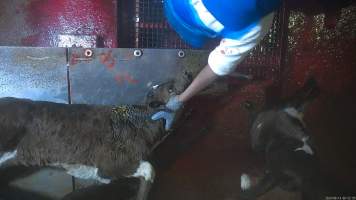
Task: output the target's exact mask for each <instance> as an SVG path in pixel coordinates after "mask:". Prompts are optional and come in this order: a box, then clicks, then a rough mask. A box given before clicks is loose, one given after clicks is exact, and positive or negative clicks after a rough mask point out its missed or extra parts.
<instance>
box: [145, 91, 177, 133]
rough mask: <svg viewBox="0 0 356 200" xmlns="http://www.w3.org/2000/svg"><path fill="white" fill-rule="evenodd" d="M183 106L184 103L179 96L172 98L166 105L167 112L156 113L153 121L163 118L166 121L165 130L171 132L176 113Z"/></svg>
mask: <svg viewBox="0 0 356 200" xmlns="http://www.w3.org/2000/svg"><path fill="white" fill-rule="evenodd" d="M182 105H183V102H181V101H179V100H178V97H177V96H172V97H171V98H169V100H168V102H167V104H166V110H164V111H159V112H157V113H155V114H154V115H152V117H151V119H152V120H158V119H162V118H163V119H164V120H165V121H166V125H165V129H166V130H169V129H170V128H171V126H172V123H173V120H174V117H175V115H176V111H177V110H179V109H180V108H181V107H182Z"/></svg>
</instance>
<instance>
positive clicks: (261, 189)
mask: <svg viewBox="0 0 356 200" xmlns="http://www.w3.org/2000/svg"><path fill="white" fill-rule="evenodd" d="M250 182H251V181H250V179H249V177H248V176H247V175H243V176H241V190H242V191H241V194H240V197H241V198H242V199H256V198H257V197H259V196H261V195H263V194H264V193H266V192H268V191H269V190H271V189H272V188H273V187H275V186H276V185H277V181H276V180H275V178H274V177H273V175H272V174H271V173H265V175H264V177H263V178H262V179H261V180H260V181H259V182H258V183H257V184H256V185H254V186H252V185H251V183H250Z"/></svg>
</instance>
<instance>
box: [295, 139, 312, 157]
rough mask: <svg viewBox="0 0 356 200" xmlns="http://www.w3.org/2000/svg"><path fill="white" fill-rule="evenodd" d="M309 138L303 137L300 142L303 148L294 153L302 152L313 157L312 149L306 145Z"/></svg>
mask: <svg viewBox="0 0 356 200" xmlns="http://www.w3.org/2000/svg"><path fill="white" fill-rule="evenodd" d="M308 139H309V138H308V137H304V138H303V139H302V141H303V146H302V147H300V148H296V149H295V150H294V151H304V152H305V153H307V154H310V155H314V151H313V150H312V148H311V147H310V146H309V145H308V143H307V140H308Z"/></svg>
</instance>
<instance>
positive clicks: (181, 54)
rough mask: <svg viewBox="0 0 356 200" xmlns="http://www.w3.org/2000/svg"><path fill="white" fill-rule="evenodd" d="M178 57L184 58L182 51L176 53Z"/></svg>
mask: <svg viewBox="0 0 356 200" xmlns="http://www.w3.org/2000/svg"><path fill="white" fill-rule="evenodd" d="M178 57H180V58H184V57H185V52H184V51H183V50H179V51H178Z"/></svg>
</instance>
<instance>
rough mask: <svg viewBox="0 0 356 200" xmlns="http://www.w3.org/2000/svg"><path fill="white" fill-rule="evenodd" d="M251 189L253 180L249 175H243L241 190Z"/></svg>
mask: <svg viewBox="0 0 356 200" xmlns="http://www.w3.org/2000/svg"><path fill="white" fill-rule="evenodd" d="M250 188H251V179H250V177H249V175H247V174H242V175H241V190H243V191H244V190H248V189H250Z"/></svg>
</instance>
